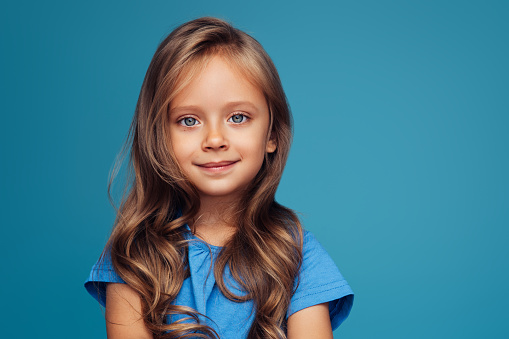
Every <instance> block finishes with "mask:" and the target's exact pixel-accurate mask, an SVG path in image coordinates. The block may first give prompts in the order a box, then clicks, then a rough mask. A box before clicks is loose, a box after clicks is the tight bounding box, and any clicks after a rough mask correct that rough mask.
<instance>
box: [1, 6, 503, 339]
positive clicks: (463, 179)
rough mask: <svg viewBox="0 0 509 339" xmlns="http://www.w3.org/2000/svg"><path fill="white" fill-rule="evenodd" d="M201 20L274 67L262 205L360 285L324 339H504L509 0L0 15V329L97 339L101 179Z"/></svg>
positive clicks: (37, 10)
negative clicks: (157, 78)
mask: <svg viewBox="0 0 509 339" xmlns="http://www.w3.org/2000/svg"><path fill="white" fill-rule="evenodd" d="M204 15H211V16H218V17H220V18H224V19H227V20H229V21H231V22H233V23H234V24H235V25H236V26H237V27H239V28H241V29H243V30H245V31H247V32H249V33H251V34H252V35H253V36H254V37H255V38H256V39H258V40H259V41H260V42H261V43H262V44H263V46H264V47H265V48H266V50H267V51H268V53H269V54H270V55H271V56H272V58H273V60H274V62H275V64H276V66H277V67H278V69H279V72H280V75H281V78H282V81H283V85H284V88H285V90H286V94H287V96H288V99H289V102H290V104H291V107H292V111H293V114H294V120H295V139H294V144H293V148H292V151H291V155H290V159H289V161H288V165H287V168H286V171H285V175H284V177H283V180H282V182H281V185H280V187H279V190H278V194H277V198H278V200H279V201H280V202H281V203H283V204H285V205H287V206H289V207H291V208H293V209H295V210H296V211H299V212H300V213H301V217H302V221H303V223H304V225H305V227H306V228H307V229H309V230H311V231H312V232H314V234H315V235H316V236H317V238H318V239H319V240H320V241H321V243H322V244H323V245H324V246H325V247H326V249H327V250H328V251H329V253H330V254H331V256H332V257H333V259H334V260H335V262H336V263H337V265H338V266H339V267H340V269H341V271H342V273H343V274H344V276H345V277H346V278H347V280H348V281H349V283H350V284H351V286H352V288H353V289H354V291H355V293H356V297H355V303H354V307H353V309H352V312H351V314H350V317H349V318H348V319H347V321H346V322H345V323H344V324H343V325H342V326H341V327H340V328H339V329H338V330H337V331H335V337H336V338H391V339H392V338H507V337H509V327H508V326H507V320H508V319H509V312H508V309H509V308H508V307H507V304H508V302H509V296H508V290H509V289H508V286H509V272H508V264H507V261H508V258H509V246H508V240H509V230H508V229H509V194H508V192H509V179H508V177H509V176H508V173H509V152H508V146H509V137H508V128H509V109H508V94H509V91H508V90H509V83H508V79H509V67H508V60H509V49H508V45H509V44H508V32H509V24H508V23H509V19H508V18H509V2H508V1H447V0H446V1H397V0H392V1H376V0H372V1H368V0H355V1H354V0H350V1H341V0H340V1H325V2H324V1H312V2H309V1H306V2H298V1H287V2H282V1H249V2H242V1H201V0H196V1H189V2H184V1H180V2H176V1H145V2H142V1H96V0H91V1H23V2H14V1H11V2H8V3H4V4H3V5H2V11H1V13H0V27H1V31H2V33H1V63H0V68H1V94H0V95H1V103H2V104H1V112H2V113H1V126H2V133H0V138H1V142H0V147H1V166H0V170H1V175H0V178H1V181H0V182H1V205H0V206H1V207H0V208H1V230H2V231H1V232H2V235H1V237H0V242H1V243H0V245H1V246H0V251H1V252H0V254H1V258H2V270H1V279H0V283H1V289H0V293H1V295H0V298H1V301H2V310H1V312H2V316H1V317H0V322H1V329H2V330H1V332H2V337H4V338H34V337H37V338H70V337H73V338H103V337H106V335H105V325H104V316H103V310H101V308H100V307H99V305H98V303H97V302H95V301H94V300H93V299H92V298H91V297H89V296H88V295H87V293H86V292H85V289H84V288H83V282H84V280H85V279H86V277H87V275H88V273H89V269H90V267H91V265H92V264H93V263H94V262H95V261H96V259H97V258H98V256H99V254H100V252H101V250H102V248H103V246H104V244H105V242H106V240H107V238H108V234H109V232H110V230H111V226H112V223H113V219H114V210H113V208H112V207H111V206H110V204H109V202H108V198H107V195H106V188H107V182H108V173H109V171H110V169H111V167H112V164H113V162H114V160H115V157H116V154H117V153H118V151H119V150H120V147H121V145H122V142H123V140H124V138H125V136H126V132H127V129H128V127H129V124H130V121H131V117H132V114H133V111H134V107H135V104H136V100H137V97H138V93H139V90H140V86H141V83H142V81H143V77H144V74H145V71H146V69H147V67H148V64H149V62H150V59H151V57H152V54H153V52H154V51H155V49H156V47H157V45H158V43H159V42H160V41H161V40H162V39H163V37H164V36H165V35H166V34H168V33H169V32H170V31H171V30H172V29H173V28H175V27H176V26H177V25H179V24H181V23H183V22H185V21H187V20H190V19H193V18H196V17H199V16H204Z"/></svg>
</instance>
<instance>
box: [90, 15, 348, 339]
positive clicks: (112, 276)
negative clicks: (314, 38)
mask: <svg viewBox="0 0 509 339" xmlns="http://www.w3.org/2000/svg"><path fill="white" fill-rule="evenodd" d="M290 141H291V115H290V111H289V107H288V104H287V102H286V97H285V94H284V92H283V89H282V86H281V82H280V80H279V76H278V73H277V71H276V69H275V67H274V65H273V63H272V61H271V60H270V58H269V57H268V55H267V54H266V53H265V51H264V50H263V48H262V47H261V45H260V44H259V43H258V42H257V41H256V40H255V39H253V38H252V37H250V36H249V35H247V34H246V33H244V32H241V31H239V30H237V29H235V28H233V27H232V26H230V25H229V24H228V23H226V22H224V21H222V20H218V19H214V18H201V19H197V20H193V21H191V22H188V23H186V24H184V25H182V26H180V27H178V28H177V29H176V30H175V31H173V32H172V33H171V34H170V35H169V36H168V37H167V38H166V39H165V40H164V41H163V42H162V43H161V44H160V46H159V47H158V49H157V51H156V53H155V55H154V57H153V59H152V62H151V63H150V66H149V68H148V71H147V74H146V76H145V80H144V82H143V85H142V88H141V93H140V96H139V99H138V104H137V106H136V112H135V116H134V119H133V122H132V125H131V129H130V133H129V141H128V143H130V142H132V144H131V153H130V162H129V164H130V166H131V169H132V172H133V173H134V175H133V178H132V180H131V183H130V185H129V191H128V194H127V197H126V198H125V199H123V200H122V203H121V205H120V209H119V211H118V214H117V218H116V221H115V228H114V230H113V233H112V235H111V237H110V239H109V241H108V244H107V245H106V247H105V250H104V253H103V255H102V256H101V259H100V260H99V261H98V263H97V264H96V265H94V267H93V268H92V272H91V273H90V277H89V279H88V280H87V282H86V283H85V286H86V288H87V290H88V292H89V293H90V294H91V295H92V296H93V297H95V298H96V299H97V300H98V301H99V302H100V303H101V304H102V305H103V306H105V307H106V328H107V333H108V337H109V338H223V339H225V338H289V339H298V338H332V330H333V329H334V328H336V327H337V326H339V324H340V323H341V322H342V321H343V320H344V319H345V318H346V317H347V316H348V313H349V311H350V308H351V306H352V302H353V295H352V291H351V289H350V287H349V286H348V284H347V282H346V281H345V280H344V279H343V277H342V276H341V274H340V272H339V271H338V269H337V268H336V266H335V265H334V263H333V261H332V260H331V258H330V257H329V256H328V255H327V253H326V252H325V251H324V250H323V248H322V247H321V246H320V245H319V244H318V242H317V240H316V239H315V238H314V237H313V236H312V235H311V234H310V233H308V232H303V230H302V228H301V225H300V222H299V220H298V218H297V217H296V215H295V213H294V212H293V211H291V210H290V209H288V208H286V207H283V206H281V205H279V204H278V203H277V202H276V201H275V200H274V196H275V193H276V188H277V186H278V184H279V181H280V179H281V175H282V172H283V168H284V165H285V162H286V159H287V156H288V152H289V148H290Z"/></svg>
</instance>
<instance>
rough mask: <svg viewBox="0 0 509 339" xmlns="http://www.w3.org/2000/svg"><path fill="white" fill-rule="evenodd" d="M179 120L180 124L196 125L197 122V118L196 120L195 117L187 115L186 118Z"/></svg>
mask: <svg viewBox="0 0 509 339" xmlns="http://www.w3.org/2000/svg"><path fill="white" fill-rule="evenodd" d="M179 122H180V124H181V125H184V126H187V127H191V126H194V125H196V124H197V123H198V120H196V119H195V118H191V117H187V118H184V119H182V120H180V121H179Z"/></svg>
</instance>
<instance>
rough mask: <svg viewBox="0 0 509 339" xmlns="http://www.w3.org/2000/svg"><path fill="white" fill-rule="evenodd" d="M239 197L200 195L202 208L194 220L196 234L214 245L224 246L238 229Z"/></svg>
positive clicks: (193, 227) (193, 226)
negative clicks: (236, 220) (236, 215)
mask: <svg viewBox="0 0 509 339" xmlns="http://www.w3.org/2000/svg"><path fill="white" fill-rule="evenodd" d="M237 206H238V197H235V198H234V199H232V198H231V197H229V198H223V197H214V196H200V210H199V212H198V214H197V215H196V218H195V220H194V221H193V225H192V229H193V231H194V233H195V235H196V236H198V237H199V238H201V239H203V240H204V241H205V242H207V243H209V244H210V245H214V246H224V245H225V243H226V242H227V241H228V240H229V239H230V237H231V236H232V235H233V234H234V233H235V231H236V225H235V221H234V220H235V214H236V213H237V212H238V208H237Z"/></svg>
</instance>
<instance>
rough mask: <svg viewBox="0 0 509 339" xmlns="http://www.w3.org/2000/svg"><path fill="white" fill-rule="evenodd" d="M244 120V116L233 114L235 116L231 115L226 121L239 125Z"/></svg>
mask: <svg viewBox="0 0 509 339" xmlns="http://www.w3.org/2000/svg"><path fill="white" fill-rule="evenodd" d="M246 120H247V117H246V116H245V115H244V114H235V115H232V116H231V117H230V118H229V119H228V121H230V122H233V123H236V124H240V123H242V122H244V121H246Z"/></svg>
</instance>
